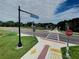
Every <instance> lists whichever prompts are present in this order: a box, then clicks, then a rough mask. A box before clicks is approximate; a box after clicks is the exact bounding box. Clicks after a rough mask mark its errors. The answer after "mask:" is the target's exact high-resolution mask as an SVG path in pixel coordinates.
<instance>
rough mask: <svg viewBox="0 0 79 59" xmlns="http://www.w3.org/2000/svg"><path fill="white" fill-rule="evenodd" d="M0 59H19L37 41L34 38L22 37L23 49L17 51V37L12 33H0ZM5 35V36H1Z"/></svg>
mask: <svg viewBox="0 0 79 59" xmlns="http://www.w3.org/2000/svg"><path fill="white" fill-rule="evenodd" d="M0 33H3V34H1V35H2V37H0V59H20V58H21V57H22V56H23V55H24V54H25V53H26V52H27V51H28V50H29V49H31V48H32V47H33V46H34V45H35V44H36V43H37V42H38V41H37V39H36V38H34V37H31V36H28V37H25V36H24V37H22V44H23V48H21V49H17V44H18V36H17V34H16V33H14V32H7V31H0ZM3 35H5V36H3Z"/></svg>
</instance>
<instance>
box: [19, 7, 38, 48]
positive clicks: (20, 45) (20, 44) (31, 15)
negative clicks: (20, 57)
mask: <svg viewBox="0 0 79 59" xmlns="http://www.w3.org/2000/svg"><path fill="white" fill-rule="evenodd" d="M20 12H24V13H27V14H29V15H30V17H33V18H36V19H39V16H37V15H35V14H32V13H30V12H27V11H24V10H22V9H21V8H20V6H18V21H19V28H18V29H19V42H18V47H22V42H21V28H20V23H21V18H20Z"/></svg>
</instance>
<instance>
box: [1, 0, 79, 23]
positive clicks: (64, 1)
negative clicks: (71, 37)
mask: <svg viewBox="0 0 79 59" xmlns="http://www.w3.org/2000/svg"><path fill="white" fill-rule="evenodd" d="M18 5H21V8H22V9H23V10H26V11H29V12H31V13H34V14H36V15H38V16H39V19H33V18H31V17H30V15H28V14H24V13H21V18H22V22H29V21H32V20H34V21H35V22H37V23H39V22H41V23H48V22H52V23H58V22H59V21H62V20H66V19H67V20H69V19H72V18H75V17H79V0H0V20H1V21H9V20H11V21H18V10H17V9H18Z"/></svg>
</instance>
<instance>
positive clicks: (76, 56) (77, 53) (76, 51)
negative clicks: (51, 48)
mask: <svg viewBox="0 0 79 59" xmlns="http://www.w3.org/2000/svg"><path fill="white" fill-rule="evenodd" d="M61 51H62V57H63V59H67V58H66V48H62V49H61ZM69 53H70V56H71V59H79V46H71V47H70V50H69Z"/></svg>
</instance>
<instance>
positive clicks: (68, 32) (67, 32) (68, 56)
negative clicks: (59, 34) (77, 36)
mask: <svg viewBox="0 0 79 59" xmlns="http://www.w3.org/2000/svg"><path fill="white" fill-rule="evenodd" d="M66 27H67V29H66V33H65V34H66V35H67V37H68V39H67V47H66V50H67V51H66V56H67V58H68V59H70V54H69V38H70V36H71V35H72V34H73V32H72V30H70V29H69V26H68V24H67V23H66Z"/></svg>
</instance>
